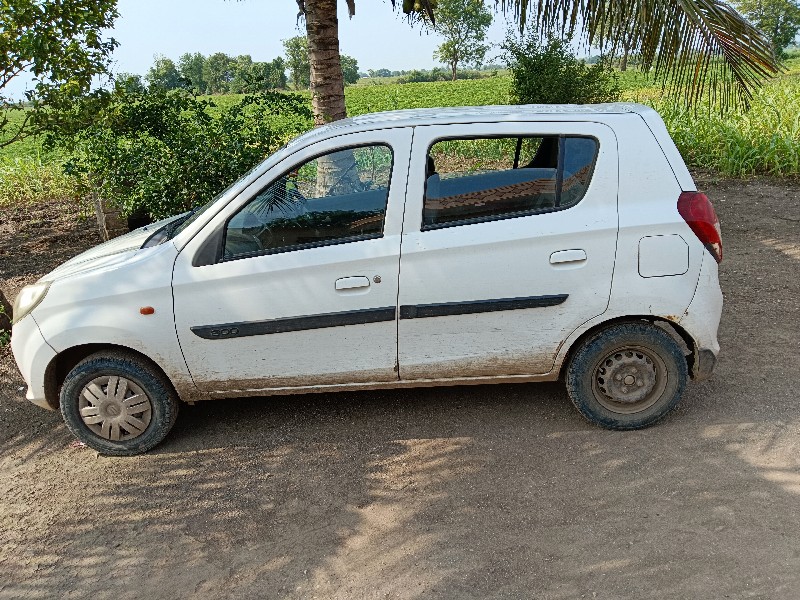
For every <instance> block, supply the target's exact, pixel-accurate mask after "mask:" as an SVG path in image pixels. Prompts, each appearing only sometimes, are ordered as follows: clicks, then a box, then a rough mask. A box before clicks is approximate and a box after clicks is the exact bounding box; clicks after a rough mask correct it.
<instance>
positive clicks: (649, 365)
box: [592, 347, 667, 414]
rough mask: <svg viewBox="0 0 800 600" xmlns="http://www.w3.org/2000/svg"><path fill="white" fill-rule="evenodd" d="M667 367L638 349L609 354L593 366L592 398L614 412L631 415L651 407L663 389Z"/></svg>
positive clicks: (644, 350)
mask: <svg viewBox="0 0 800 600" xmlns="http://www.w3.org/2000/svg"><path fill="white" fill-rule="evenodd" d="M666 383H667V368H666V365H665V363H664V361H663V360H662V359H661V357H659V356H658V355H657V354H654V353H653V352H652V351H650V350H648V349H645V348H641V347H625V348H619V349H617V350H614V351H613V352H610V353H609V354H608V355H606V356H605V357H604V358H603V359H602V360H601V361H599V362H598V363H597V366H596V367H595V370H594V378H593V382H592V387H593V391H594V395H595V398H596V399H597V401H598V402H600V404H602V405H603V406H604V407H606V408H607V409H609V410H611V411H613V412H617V413H628V414H629V413H635V412H639V411H642V410H645V409H647V408H649V407H650V406H652V405H653V404H655V403H656V402H657V401H658V399H659V398H660V397H661V395H662V394H663V392H664V389H665V388H666Z"/></svg>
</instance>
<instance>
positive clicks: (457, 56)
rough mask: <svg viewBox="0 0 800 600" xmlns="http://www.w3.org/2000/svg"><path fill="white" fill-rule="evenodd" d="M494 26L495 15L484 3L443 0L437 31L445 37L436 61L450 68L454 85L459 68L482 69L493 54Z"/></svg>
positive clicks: (437, 14)
mask: <svg viewBox="0 0 800 600" xmlns="http://www.w3.org/2000/svg"><path fill="white" fill-rule="evenodd" d="M491 24H492V12H491V11H490V10H489V9H488V8H486V5H485V4H484V3H483V0H439V4H438V6H437V8H436V25H435V26H434V31H436V33H438V34H439V35H441V36H443V37H444V42H443V43H442V44H441V45H440V46H439V47H438V48H437V49H436V52H434V54H433V57H434V58H435V59H436V60H439V61H441V62H443V63H445V64H446V65H448V66H449V67H450V73H451V75H452V76H453V81H455V80H456V76H457V74H458V65H459V64H467V65H470V64H471V65H474V66H479V65H480V64H481V63H482V62H483V59H484V57H485V56H486V53H487V52H488V51H489V46H488V44H485V43H484V41H485V40H486V30H487V29H489V25H491Z"/></svg>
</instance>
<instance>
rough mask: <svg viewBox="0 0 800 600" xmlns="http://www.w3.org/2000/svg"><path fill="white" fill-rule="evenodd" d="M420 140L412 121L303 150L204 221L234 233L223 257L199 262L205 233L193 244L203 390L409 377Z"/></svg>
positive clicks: (226, 234)
mask: <svg viewBox="0 0 800 600" xmlns="http://www.w3.org/2000/svg"><path fill="white" fill-rule="evenodd" d="M410 143H411V132H410V130H408V131H407V130H403V129H395V130H387V131H381V132H377V133H375V132H372V133H358V134H349V135H344V136H339V137H337V138H333V139H329V140H325V141H321V142H317V143H315V144H313V145H311V146H308V147H305V148H303V149H300V150H298V151H297V152H295V153H294V154H293V155H292V156H291V157H289V158H287V159H286V160H284V161H282V163H280V164H279V165H277V166H276V167H275V168H274V169H271V170H270V171H269V172H267V173H266V174H265V175H264V176H262V177H261V178H259V180H258V181H256V182H255V183H254V184H253V185H252V186H250V187H249V188H248V189H247V190H245V191H244V192H243V194H242V196H241V199H239V200H234V202H232V203H231V206H229V207H226V208H225V209H223V210H222V211H221V212H220V214H218V215H217V216H216V217H215V218H214V219H213V220H212V221H211V222H210V223H209V224H208V225H207V226H206V228H204V230H203V231H209V232H214V231H216V232H217V235H216V236H215V238H219V237H221V240H220V242H219V250H218V253H217V256H216V259H215V260H212V261H208V260H205V261H200V262H201V263H209V262H210V264H203V266H195V265H197V264H198V260H197V257H198V256H199V255H202V254H203V252H204V250H203V247H204V243H206V242H207V240H204V239H201V238H203V237H204V236H202V235H198V236H196V238H195V240H192V242H190V243H189V244H188V245H187V246H186V248H184V250H183V251H182V252H181V254H180V255H179V257H178V260H177V261H176V264H175V269H174V275H173V289H174V302H175V304H174V306H175V324H176V328H177V333H178V337H179V339H180V343H181V348H182V349H183V353H184V356H185V358H186V362H187V365H188V368H189V371H190V372H191V374H192V378H193V380H194V382H195V384H196V385H197V386H198V388H200V389H201V390H203V391H205V392H208V393H210V394H211V395H212V396H213V395H215V394H217V395H225V396H229V395H245V394H250V393H257V392H259V391H270V390H271V391H280V390H283V389H290V388H291V389H294V388H306V387H319V386H332V387H334V388H335V386H337V385H341V384H360V383H372V382H386V381H392V380H397V378H398V374H397V368H396V364H397V325H396V305H397V292H398V269H399V250H400V232H401V224H402V213H403V201H404V195H405V187H406V173H407V165H408V157H409V153H410ZM220 232H221V235H220ZM210 235H212V236H213V235H214V234H210ZM205 237H206V238H208V235H207V236H205ZM215 238H213V239H215Z"/></svg>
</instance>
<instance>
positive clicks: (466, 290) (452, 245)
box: [398, 121, 618, 380]
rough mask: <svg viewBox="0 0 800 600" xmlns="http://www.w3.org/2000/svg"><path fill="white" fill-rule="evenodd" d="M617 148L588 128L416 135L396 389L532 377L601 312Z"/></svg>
mask: <svg viewBox="0 0 800 600" xmlns="http://www.w3.org/2000/svg"><path fill="white" fill-rule="evenodd" d="M616 147H617V146H616V137H615V136H614V133H613V131H612V130H611V129H610V128H609V127H608V126H606V125H603V124H599V123H576V122H568V121H566V122H560V123H559V122H554V123H501V124H491V125H489V124H471V125H448V126H431V127H417V128H416V129H415V133H414V149H413V153H412V158H411V166H410V171H409V183H408V194H407V202H406V210H405V222H404V229H403V239H402V255H401V260H400V301H399V304H400V315H399V316H400V320H399V323H398V331H399V340H398V344H399V349H398V354H399V362H400V376H401V379H403V380H420V379H464V378H470V377H475V378H480V377H488V376H515V375H519V376H524V375H541V374H546V373H548V372H550V371H551V370H552V369H553V366H554V360H555V356H556V354H557V352H558V349H559V347H560V345H561V343H562V342H563V341H564V340H565V339H566V338H567V336H568V335H569V334H570V333H571V332H572V331H574V330H575V329H576V328H577V327H579V326H580V325H581V324H582V323H584V322H586V321H588V320H589V319H591V318H593V317H595V316H597V315H599V314H602V313H603V312H604V311H605V309H606V307H607V305H608V301H609V294H610V289H611V278H612V272H613V268H614V257H615V251H616V238H617V227H618V220H617V150H616Z"/></svg>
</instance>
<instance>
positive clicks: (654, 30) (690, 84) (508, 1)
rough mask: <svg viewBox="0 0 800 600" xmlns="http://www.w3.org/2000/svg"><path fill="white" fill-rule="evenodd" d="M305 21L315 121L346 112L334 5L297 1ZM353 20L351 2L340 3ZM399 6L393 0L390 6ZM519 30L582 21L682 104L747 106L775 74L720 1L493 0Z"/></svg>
mask: <svg viewBox="0 0 800 600" xmlns="http://www.w3.org/2000/svg"><path fill="white" fill-rule="evenodd" d="M296 1H297V4H298V7H299V8H300V14H301V15H303V16H305V23H306V33H307V35H308V54H309V62H310V64H311V78H310V79H311V82H310V83H311V103H312V108H313V112H314V121H315V123H317V124H322V123H327V122H330V121H333V120H336V119H341V118H344V117H345V116H346V115H347V111H346V109H345V104H344V80H343V76H342V66H341V63H340V60H339V21H338V17H337V15H336V0H296ZM345 1H346V2H347V7H348V10H349V12H350V16H351V17H352V16H353V15H355V10H356V2H355V0H345ZM436 4H437V0H403V3H402V10H403V12H404V13H405V14H407V15H409V18H410V19H412V20H414V19H425V20H428V21H430V22H431V23H433V22H434V18H435V15H434V12H435V10H434V9H435V7H436ZM397 5H398V2H397V1H396V0H392V6H397ZM495 5H496V6H498V7H500V8H501V9H502V10H503V11H504V12H510V13H512V15H513V16H514V17H515V18H516V20H517V21H518V22H519V24H520V28H524V27H525V25H526V23H527V21H528V18H529V17H533V20H534V21H535V28H536V31H538V32H539V33H540V34H547V33H549V32H551V31H554V32H555V33H558V34H563V33H565V32H569V31H572V30H574V29H575V27H576V24H577V23H582V24H583V26H584V29H583V30H582V31H583V32H584V35H585V37H586V41H587V42H588V43H589V44H594V45H596V46H598V47H599V48H600V49H601V50H605V51H607V52H608V53H609V54H611V55H612V56H614V55H616V54H618V52H619V51H620V49H621V48H622V47H623V46H624V44H625V43H627V45H628V47H629V48H630V49H632V50H633V49H636V50H638V53H639V56H640V57H641V65H642V68H643V69H644V70H650V69H653V71H654V75H655V76H656V77H658V78H660V79H661V80H662V81H664V82H665V83H672V84H674V85H675V86H676V88H677V89H683V90H684V99H685V101H686V102H687V103H692V102H696V101H697V100H698V99H699V98H700V97H701V96H702V95H703V94H704V93H706V94H712V95H713V94H716V93H717V92H718V90H720V89H721V90H722V93H723V99H724V100H726V101H727V100H732V99H735V98H736V97H738V98H739V99H741V100H743V101H744V102H747V101H748V100H749V99H750V97H751V96H752V92H753V90H754V89H755V88H756V87H758V86H759V85H760V84H761V83H762V82H763V81H764V80H765V79H767V78H768V77H770V76H772V75H773V74H775V73H777V72H778V65H777V63H776V61H775V57H774V56H773V54H772V49H771V46H770V43H769V41H768V40H767V39H766V38H765V37H764V36H763V34H762V33H761V32H759V31H758V29H756V28H755V27H753V26H752V25H751V24H750V23H748V22H747V21H746V20H745V19H744V17H742V16H741V15H740V14H739V13H737V12H736V11H735V10H734V9H733V8H731V7H730V6H729V5H728V4H727V3H726V2H725V0H620V1H619V2H587V1H586V0H548V1H542V2H532V1H531V0H495Z"/></svg>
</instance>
